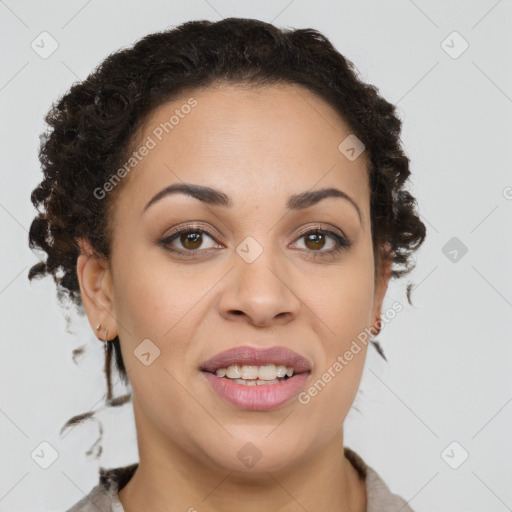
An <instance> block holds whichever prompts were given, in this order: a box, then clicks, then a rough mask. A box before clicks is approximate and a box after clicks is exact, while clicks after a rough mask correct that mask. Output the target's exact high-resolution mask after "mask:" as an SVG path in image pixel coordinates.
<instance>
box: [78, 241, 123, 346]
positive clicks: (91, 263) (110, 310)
mask: <svg viewBox="0 0 512 512" xmlns="http://www.w3.org/2000/svg"><path fill="white" fill-rule="evenodd" d="M78 245H79V247H80V256H78V259H77V263H76V274H77V277H78V283H79V285H80V295H81V298H82V304H83V305H84V309H85V312H86V314H87V318H88V319H89V324H90V326H91V328H92V329H93V331H94V333H95V334H96V336H97V338H98V339H101V340H104V339H105V329H106V330H107V339H109V340H111V339H113V338H115V337H116V336H117V322H116V320H115V318H116V315H115V307H114V293H113V286H112V275H111V272H110V267H109V263H108V260H107V259H105V258H101V257H99V256H97V255H96V254H95V253H94V250H93V249H92V247H91V244H90V242H89V241H88V240H87V239H86V238H81V239H79V240H78ZM98 324H101V328H100V330H99V331H98V330H97V329H96V327H97V325H98Z"/></svg>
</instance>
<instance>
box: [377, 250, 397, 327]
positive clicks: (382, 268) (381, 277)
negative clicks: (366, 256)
mask: <svg viewBox="0 0 512 512" xmlns="http://www.w3.org/2000/svg"><path fill="white" fill-rule="evenodd" d="M381 255H382V256H381V258H380V265H379V267H378V273H377V278H376V281H375V291H374V297H373V319H374V320H373V322H374V324H375V323H379V324H380V322H377V321H378V320H379V319H380V316H381V312H382V303H383V302H384V297H385V295H386V291H387V289H388V284H389V280H390V279H391V266H392V264H393V252H392V251H391V246H390V245H389V244H385V245H384V246H383V247H382V248H381ZM376 331H380V325H379V327H377V328H376Z"/></svg>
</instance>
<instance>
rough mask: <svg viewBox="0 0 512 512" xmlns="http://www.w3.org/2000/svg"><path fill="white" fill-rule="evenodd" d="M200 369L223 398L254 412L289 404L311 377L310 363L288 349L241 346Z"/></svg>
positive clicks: (215, 358)
mask: <svg viewBox="0 0 512 512" xmlns="http://www.w3.org/2000/svg"><path fill="white" fill-rule="evenodd" d="M199 369H200V370H201V371H202V372H203V374H204V376H205V378H206V380H207V381H208V382H209V384H210V385H211V387H212V388H213V390H214V391H216V392H217V394H219V395H220V396H221V397H222V398H223V399H225V400H226V401H228V402H230V403H231V404H232V405H235V406H237V407H238V408H241V409H246V410H253V411H263V410H268V409H272V408H275V407H278V406H280V405H283V404H284V403H287V402H289V401H290V400H291V399H292V398H294V397H295V396H296V395H297V394H298V393H299V391H300V390H301V389H302V387H303V386H304V383H305V381H306V380H307V378H308V377H309V375H310V374H311V365H310V363H309V361H308V360H307V359H306V358H304V357H302V356H300V355H299V354H297V353H296V352H293V351H291V350H289V349H287V348H284V347H271V348H268V349H263V350H262V349H255V348H252V347H248V346H245V347H237V348H235V349H231V350H227V351H225V352H221V353H220V354H217V355H216V356H214V357H213V358H211V359H209V360H208V361H206V362H205V363H203V364H202V366H201V367H200V368H199Z"/></svg>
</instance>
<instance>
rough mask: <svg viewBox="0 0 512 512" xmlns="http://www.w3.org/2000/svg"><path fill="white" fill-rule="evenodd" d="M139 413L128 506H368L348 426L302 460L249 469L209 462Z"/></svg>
mask: <svg viewBox="0 0 512 512" xmlns="http://www.w3.org/2000/svg"><path fill="white" fill-rule="evenodd" d="M134 408H135V409H137V404H136V400H135V397H134ZM135 418H136V423H137V436H138V446H139V459H140V461H139V465H138V468H137V471H136V472H135V474H134V475H133V477H132V478H131V479H130V481H129V482H128V483H127V484H126V486H125V487H123V489H121V491H119V499H120V501H121V503H122V505H123V508H124V511H125V512H135V511H138V510H152V511H153V512H164V511H165V512H174V511H178V510H179V511H183V510H186V511H190V512H194V511H200V512H219V511H222V512H235V511H236V512H239V511H240V510H245V511H247V512H262V511H267V510H268V511H273V512H275V511H279V512H291V511H296V510H298V509H301V510H307V511H308V512H316V511H323V510H336V511H337V512H348V511H351V512H354V511H355V512H364V510H365V509H366V486H365V481H364V479H362V478H361V477H359V475H358V473H357V471H356V470H355V468H354V467H353V466H352V464H351V463H350V462H349V461H348V459H347V458H345V456H344V452H343V430H342V429H340V430H339V432H338V433H336V435H335V436H334V437H333V438H332V440H331V441H330V442H329V443H328V444H327V445H325V446H324V448H323V449H322V450H320V451H319V452H317V453H316V454H315V455H314V456H313V457H309V458H307V459H306V460H305V461H304V462H303V463H302V464H297V465H296V466H294V467H293V468H290V467H287V468H285V469H282V470H280V471H273V472H269V471H260V472H254V473H251V474H249V475H248V474H247V473H241V472H233V471H229V470H226V469H222V468H220V467H215V466H214V465H212V464H211V463H206V462H205V460H204V459H205V458H204V457H202V458H200V457H195V456H193V455H191V454H190V453H188V452H186V451H185V450H183V449H182V448H181V447H180V446H178V445H176V444H174V443H172V442H171V441H169V439H168V437H165V436H163V433H162V432H161V431H160V430H159V429H158V428H156V426H155V425H154V424H152V423H150V422H149V421H146V420H147V418H144V419H143V420H141V415H138V414H137V411H136V414H135Z"/></svg>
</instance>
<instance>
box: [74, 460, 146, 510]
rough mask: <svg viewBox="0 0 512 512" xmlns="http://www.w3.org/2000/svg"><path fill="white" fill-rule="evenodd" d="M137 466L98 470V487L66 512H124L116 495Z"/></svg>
mask: <svg viewBox="0 0 512 512" xmlns="http://www.w3.org/2000/svg"><path fill="white" fill-rule="evenodd" d="M137 466H138V464H132V465H130V466H124V467H120V468H114V469H108V470H105V469H102V468H100V476H99V483H98V485H96V487H94V488H93V489H92V490H91V491H90V492H89V494H87V496H84V497H83V498H82V499H81V500H80V501H79V502H77V503H75V504H74V505H73V506H72V507H71V508H70V509H68V510H67V511H66V512H124V511H123V507H122V505H121V503H120V502H119V499H118V494H117V493H118V491H119V490H121V489H122V488H123V487H124V486H125V485H126V483H127V482H128V481H129V480H130V478H131V477H132V476H133V474H134V473H135V470H136V469H137Z"/></svg>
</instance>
